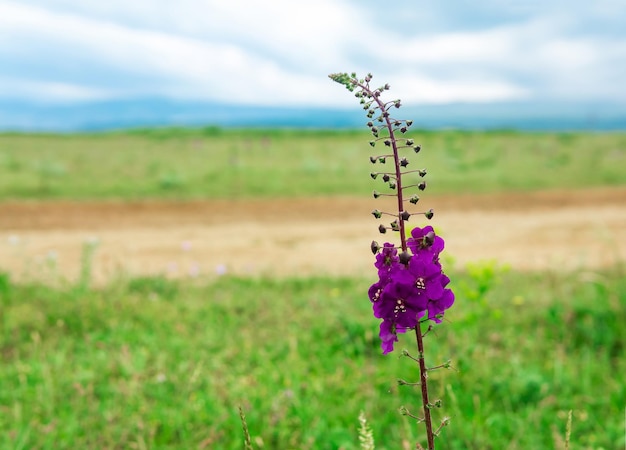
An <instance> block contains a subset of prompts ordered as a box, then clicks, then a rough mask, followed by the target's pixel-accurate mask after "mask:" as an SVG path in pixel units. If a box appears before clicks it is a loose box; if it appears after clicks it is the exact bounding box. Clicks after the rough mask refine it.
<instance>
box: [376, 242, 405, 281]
mask: <svg viewBox="0 0 626 450" xmlns="http://www.w3.org/2000/svg"><path fill="white" fill-rule="evenodd" d="M374 266H375V267H376V268H377V269H378V278H379V279H380V280H384V279H386V278H388V277H389V276H390V275H391V273H393V272H395V271H396V270H398V269H399V266H400V258H399V257H398V249H396V247H395V246H394V245H393V244H391V243H389V242H385V243H384V244H383V248H382V249H381V250H380V252H378V254H377V255H376V262H375V263H374Z"/></svg>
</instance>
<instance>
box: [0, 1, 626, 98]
mask: <svg viewBox="0 0 626 450" xmlns="http://www.w3.org/2000/svg"><path fill="white" fill-rule="evenodd" d="M366 3H367V2H366ZM371 5H374V4H373V2H372V3H371ZM371 5H370V6H371ZM409 7H410V5H409ZM422 7H425V6H424V5H422ZM611 7H612V8H613V9H614V8H615V6H614V5H613V6H611ZM374 8H376V7H375V6H371V8H365V6H364V3H359V2H354V1H353V2H349V1H337V0H335V1H333V0H318V1H316V2H294V1H291V0H271V1H266V2H258V1H252V0H231V1H222V0H204V1H198V0H179V1H178V2H175V3H174V2H165V1H148V0H134V1H131V2H129V1H127V0H124V1H121V0H111V1H108V2H80V1H78V0H46V1H43V0H39V1H37V0H25V1H24V2H23V3H20V4H18V3H15V2H2V1H1V0H0V30H2V32H1V33H0V58H1V59H2V60H3V61H4V63H5V66H4V68H2V67H0V77H1V78H0V97H1V96H3V95H4V96H6V95H7V94H6V93H7V92H9V91H10V92H12V95H13V96H16V95H18V93H19V95H21V96H24V97H36V98H43V99H45V98H47V99H49V100H51V101H53V100H54V101H56V100H60V99H63V98H65V99H67V100H68V101H69V100H77V99H88V98H102V97H107V96H109V97H127V96H167V97H175V98H194V99H208V100H215V101H232V102H238V103H250V104H273V105H320V106H333V105H349V104H351V101H350V99H349V98H346V96H345V95H337V91H336V90H335V89H333V88H332V87H329V81H328V80H327V78H326V75H327V74H328V73H330V72H336V71H342V70H347V71H352V70H356V71H360V72H365V71H372V72H373V73H375V75H376V78H377V79H384V80H385V81H389V82H390V83H391V84H393V85H394V88H397V89H398V93H399V94H402V98H403V99H404V100H405V101H414V102H421V103H445V102H490V101H502V100H512V99H520V98H529V99H532V98H538V97H541V98H545V97H550V96H552V97H554V98H570V97H573V96H579V97H585V98H588V99H593V98H604V99H606V98H610V99H616V98H617V99H620V98H621V99H622V100H626V92H625V91H624V90H623V89H622V88H621V83H622V81H621V79H622V78H623V76H624V75H626V74H625V73H624V71H625V67H626V62H625V61H626V50H625V49H626V38H625V37H624V34H623V33H622V34H621V35H618V36H617V37H608V36H595V35H593V33H592V32H591V31H590V30H587V29H584V27H583V29H582V30H581V26H582V25H581V23H583V22H584V21H582V19H580V18H578V19H576V17H577V16H576V11H573V10H567V11H566V12H564V13H563V14H559V13H555V12H554V10H550V11H549V12H548V13H542V12H541V11H540V10H539V9H538V10H537V12H536V13H535V14H530V13H528V14H527V15H526V16H525V18H524V19H520V20H517V21H509V22H507V23H501V24H496V25H492V26H487V27H483V28H477V29H469V28H468V29H464V30H458V29H453V30H449V29H441V30H439V31H435V32H433V31H429V32H427V33H425V32H421V31H420V29H419V27H415V29H413V28H410V27H409V28H406V27H405V28H402V29H397V28H393V27H389V26H383V25H381V21H380V20H378V18H377V17H375V15H374V11H375V9H374ZM605 8H606V7H605ZM599 10H600V13H597V14H596V16H598V17H601V16H602V14H606V12H605V9H602V8H599ZM592 12H593V11H592ZM433 14H434V13H433ZM590 14H591V13H590ZM433 17H435V16H434V15H433ZM577 20H578V21H577ZM577 33H578V34H577ZM3 92H4V93H5V94H3ZM405 93H406V94H405ZM347 97H349V96H347Z"/></svg>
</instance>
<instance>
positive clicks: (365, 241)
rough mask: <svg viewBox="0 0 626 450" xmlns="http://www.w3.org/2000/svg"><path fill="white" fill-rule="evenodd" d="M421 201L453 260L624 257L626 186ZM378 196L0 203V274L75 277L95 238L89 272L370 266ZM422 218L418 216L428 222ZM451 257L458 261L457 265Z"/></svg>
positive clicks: (560, 262) (571, 261) (99, 275)
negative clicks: (370, 247) (374, 197)
mask: <svg viewBox="0 0 626 450" xmlns="http://www.w3.org/2000/svg"><path fill="white" fill-rule="evenodd" d="M423 198H424V199H423V200H422V201H421V202H420V204H419V207H420V208H419V209H420V210H425V209H428V208H433V209H434V210H435V217H434V218H433V220H432V221H431V222H430V223H431V224H432V225H434V226H435V227H436V228H438V229H439V231H440V233H441V234H442V236H443V237H444V239H445V240H446V248H447V250H446V253H447V254H448V255H449V256H450V257H452V258H453V260H454V264H455V265H456V266H459V267H462V266H464V265H465V264H466V263H468V262H471V261H481V260H496V261H498V262H499V263H501V264H508V265H510V266H512V267H514V268H518V269H521V270H537V269H539V270H540V269H544V268H550V269H557V270H562V269H563V270H566V269H577V268H599V267H602V266H606V265H611V264H614V263H615V262H617V261H625V260H626V188H615V189H605V188H603V189H588V190H581V191H550V192H537V193H532V194H521V193H520V194H498V195H459V196H430V197H429V196H428V195H424V196H423ZM374 208H378V209H381V210H387V211H390V212H391V211H393V203H385V202H384V201H382V200H381V199H378V200H374V199H373V198H368V197H367V196H364V197H363V198H317V199H277V200H253V201H243V200H242V201H235V202H226V201H221V200H220V201H198V202H141V203H114V202H104V203H103V202H99V203H72V202H45V203H36V202H32V203H30V202H21V203H6V202H5V203H0V271H5V272H6V271H8V272H9V273H10V274H11V276H12V277H15V278H24V277H36V278H42V277H43V278H49V277H56V276H58V275H61V276H62V277H64V278H67V279H70V280H72V279H76V277H77V276H78V273H79V271H80V267H81V264H82V263H81V252H82V251H83V250H84V249H85V248H86V246H89V245H93V246H95V247H94V253H93V276H94V277H95V278H96V279H97V280H98V281H104V280H106V279H109V278H110V277H112V276H116V275H119V274H130V275H139V274H166V275H168V276H171V277H195V276H206V275H211V276H215V275H218V274H221V273H225V272H228V273H237V274H255V275H256V274H262V275H274V276H285V275H308V274H332V275H353V274H367V273H369V272H370V271H371V265H372V262H373V256H372V254H371V252H370V250H369V245H370V242H371V241H372V239H375V240H377V241H379V242H380V243H382V242H384V241H385V238H391V235H390V234H387V235H384V236H383V235H380V234H379V233H378V230H377V227H378V221H377V220H376V219H374V217H373V216H372V215H371V214H370V211H371V210H372V209H374ZM425 223H426V221H425V220H424V219H423V218H421V217H416V218H412V219H411V222H410V224H415V225H418V224H422V225H423V224H425ZM449 263H450V262H449Z"/></svg>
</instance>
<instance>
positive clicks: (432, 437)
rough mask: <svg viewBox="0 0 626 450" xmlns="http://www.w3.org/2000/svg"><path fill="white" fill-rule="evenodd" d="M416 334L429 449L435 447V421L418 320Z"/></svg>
mask: <svg viewBox="0 0 626 450" xmlns="http://www.w3.org/2000/svg"><path fill="white" fill-rule="evenodd" d="M415 336H416V337H417V350H418V352H419V356H418V360H419V366H420V386H421V388H422V403H423V404H424V423H425V424H426V440H427V442H428V450H434V448H435V434H434V433H433V422H432V419H431V417H430V404H429V402H428V385H427V383H426V378H427V369H426V362H425V361H424V340H423V336H422V330H421V329H420V323H419V321H418V322H417V326H416V327H415Z"/></svg>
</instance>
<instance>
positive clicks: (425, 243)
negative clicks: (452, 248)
mask: <svg viewBox="0 0 626 450" xmlns="http://www.w3.org/2000/svg"><path fill="white" fill-rule="evenodd" d="M406 244H407V246H408V247H409V249H410V250H411V252H413V255H414V256H417V257H418V258H421V259H425V260H427V261H429V262H430V261H433V262H435V263H437V264H439V253H441V252H442V251H443V248H444V246H445V243H444V241H443V239H442V238H440V237H439V236H437V235H436V234H435V231H434V230H433V227H431V226H430V225H428V226H426V227H424V228H420V227H415V228H413V229H412V230H411V237H410V238H409V239H407V242H406Z"/></svg>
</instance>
